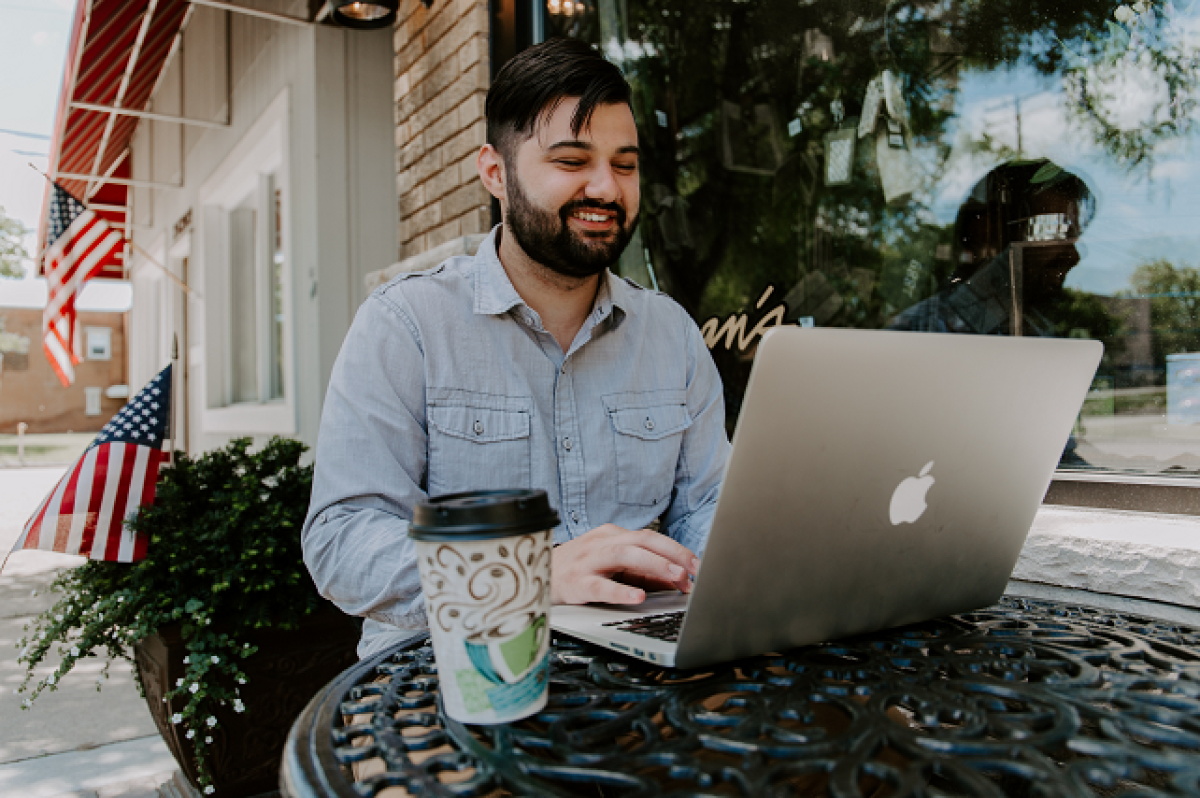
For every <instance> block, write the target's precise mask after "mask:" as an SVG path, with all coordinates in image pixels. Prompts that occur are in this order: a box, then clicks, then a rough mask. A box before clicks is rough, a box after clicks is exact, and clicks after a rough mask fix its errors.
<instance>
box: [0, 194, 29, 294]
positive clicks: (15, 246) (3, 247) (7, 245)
mask: <svg viewBox="0 0 1200 798" xmlns="http://www.w3.org/2000/svg"><path fill="white" fill-rule="evenodd" d="M27 232H28V230H26V229H25V225H23V224H21V223H20V222H18V221H17V220H16V219H13V218H12V217H11V216H9V215H8V214H6V213H5V212H4V208H3V207H2V206H0V277H21V276H22V275H24V274H25V267H24V265H23V264H24V262H25V261H27V260H29V253H28V252H26V251H25V244H24V243H23V242H22V241H21V238H22V237H23V236H24V235H25V234H26V233H27Z"/></svg>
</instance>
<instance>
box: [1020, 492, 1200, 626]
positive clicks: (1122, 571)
mask: <svg viewBox="0 0 1200 798" xmlns="http://www.w3.org/2000/svg"><path fill="white" fill-rule="evenodd" d="M1012 578H1013V579H1014V580H1017V581H1019V582H1022V583H1033V584H1040V585H1045V586H1054V587H1060V588H1072V589H1076V590H1083V591H1088V592H1089V593H1091V594H1103V595H1108V596H1120V597H1126V598H1136V599H1145V600H1148V601H1151V602H1156V603H1158V604H1162V605H1175V606H1178V607H1191V608H1200V522H1198V521H1197V519H1196V518H1195V517H1194V516H1186V515H1165V514H1158V513H1136V512H1125V511H1119V510H1097V509H1091V508H1082V507H1063V506H1050V505H1043V506H1042V508H1041V510H1039V511H1038V514H1037V517H1036V518H1035V519H1034V522H1033V528H1032V529H1031V530H1030V532H1029V538H1028V540H1026V542H1025V548H1024V549H1022V551H1021V556H1020V558H1019V559H1018V561H1017V567H1016V569H1015V570H1014V571H1013V575H1012ZM1092 603H1095V602H1092ZM1160 617H1161V613H1160Z"/></svg>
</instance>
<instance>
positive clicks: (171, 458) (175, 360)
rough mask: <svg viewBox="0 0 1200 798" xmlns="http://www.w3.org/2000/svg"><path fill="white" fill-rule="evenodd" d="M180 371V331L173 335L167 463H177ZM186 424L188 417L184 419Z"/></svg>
mask: <svg viewBox="0 0 1200 798" xmlns="http://www.w3.org/2000/svg"><path fill="white" fill-rule="evenodd" d="M178 372H179V333H174V334H173V335H172V336H171V384H170V385H168V386H167V389H168V390H169V391H170V393H169V394H168V399H169V401H168V402H167V424H168V425H169V427H168V429H169V430H170V433H171V453H170V454H169V455H167V465H168V466H174V465H175V445H176V443H177V442H178V440H179V436H178V435H176V434H175V375H176V374H177V373H178ZM183 423H184V424H186V423H187V419H184V421H183Z"/></svg>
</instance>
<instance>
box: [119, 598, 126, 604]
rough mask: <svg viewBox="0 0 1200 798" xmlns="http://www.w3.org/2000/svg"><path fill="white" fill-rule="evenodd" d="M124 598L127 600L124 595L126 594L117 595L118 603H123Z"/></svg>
mask: <svg viewBox="0 0 1200 798" xmlns="http://www.w3.org/2000/svg"><path fill="white" fill-rule="evenodd" d="M124 600H125V597H124V596H117V603H118V604H120V603H121V602H123V601H124Z"/></svg>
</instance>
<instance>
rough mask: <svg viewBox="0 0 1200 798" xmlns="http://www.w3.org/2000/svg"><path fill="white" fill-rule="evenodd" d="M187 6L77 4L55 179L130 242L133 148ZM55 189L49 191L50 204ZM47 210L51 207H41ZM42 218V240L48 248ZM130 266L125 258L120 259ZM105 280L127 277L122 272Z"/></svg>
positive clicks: (53, 149) (134, 0) (150, 1)
mask: <svg viewBox="0 0 1200 798" xmlns="http://www.w3.org/2000/svg"><path fill="white" fill-rule="evenodd" d="M190 8H191V5H190V4H189V3H188V1H187V0H78V2H77V4H76V7H75V19H74V21H73V23H72V25H71V39H70V44H69V46H68V48H67V65H66V69H65V70H64V73H63V84H62V90H61V91H60V92H59V97H58V111H57V114H56V116H55V127H54V137H53V139H52V141H51V144H50V177H51V178H53V179H55V180H57V181H58V183H59V184H60V185H61V186H62V187H63V188H65V189H66V190H67V191H69V192H71V193H72V194H73V195H74V196H75V197H76V198H77V199H79V200H81V201H82V202H84V203H85V204H86V205H88V206H89V207H91V209H92V210H93V211H94V212H96V213H97V214H98V215H99V216H100V217H101V218H103V219H104V220H105V221H107V222H108V223H109V224H110V225H112V226H113V227H116V228H118V229H120V230H121V231H122V232H124V233H125V234H126V238H128V233H129V222H130V221H131V220H130V218H129V199H130V191H129V189H130V187H131V184H136V182H137V181H133V180H131V179H130V176H131V171H130V163H129V142H130V139H132V138H133V134H134V131H135V130H136V129H137V124H138V121H139V120H140V118H141V117H144V116H151V117H152V118H153V116H154V115H153V114H148V113H146V105H147V103H148V102H149V101H150V98H151V97H152V96H153V94H154V90H155V88H156V87H157V85H158V82H159V80H160V79H161V76H162V73H163V70H164V68H165V66H166V64H167V62H168V60H169V59H170V57H171V55H172V53H173V52H174V50H175V48H176V47H177V43H178V39H179V33H180V31H181V30H182V28H183V26H184V24H185V22H186V19H187V15H188V13H189V10H190ZM49 193H50V186H49V184H47V186H46V196H47V197H49ZM43 208H45V209H48V208H49V203H48V202H43ZM47 212H48V210H44V211H43V215H42V221H41V225H40V230H39V235H38V241H39V244H40V246H42V247H45V245H46V227H47V225H46V213H47ZM120 262H121V263H127V262H128V252H126V253H125V257H124V258H122V259H120ZM100 276H102V277H116V278H120V277H124V276H125V267H124V266H120V267H118V266H110V267H106V269H105V271H104V273H102V274H101V275H100Z"/></svg>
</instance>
